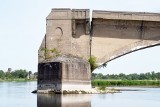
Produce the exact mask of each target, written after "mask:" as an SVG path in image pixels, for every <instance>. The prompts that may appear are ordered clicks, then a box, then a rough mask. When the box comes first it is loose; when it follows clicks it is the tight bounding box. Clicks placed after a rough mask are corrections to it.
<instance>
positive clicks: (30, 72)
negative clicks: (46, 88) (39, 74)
mask: <svg viewBox="0 0 160 107" xmlns="http://www.w3.org/2000/svg"><path fill="white" fill-rule="evenodd" d="M31 74H32V71H29V72H28V75H29V79H30V78H31Z"/></svg>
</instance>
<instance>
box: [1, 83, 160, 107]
mask: <svg viewBox="0 0 160 107" xmlns="http://www.w3.org/2000/svg"><path fill="white" fill-rule="evenodd" d="M36 85H37V83H36V82H0V107H159V106H160V88H138V89H140V90H142V91H123V92H122V93H116V94H83V95H74V94H70V95H60V94H58V95H46V94H38V95H37V94H32V93H31V91H33V90H35V89H36ZM131 89H132V88H131ZM134 89H135V87H134Z"/></svg>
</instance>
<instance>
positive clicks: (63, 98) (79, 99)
mask: <svg viewBox="0 0 160 107" xmlns="http://www.w3.org/2000/svg"><path fill="white" fill-rule="evenodd" d="M37 107H91V95H83V94H82V95H78V94H70V95H61V94H55V95H54V94H38V95H37Z"/></svg>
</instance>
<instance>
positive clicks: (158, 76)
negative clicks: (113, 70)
mask: <svg viewBox="0 0 160 107" xmlns="http://www.w3.org/2000/svg"><path fill="white" fill-rule="evenodd" d="M94 79H108V80H160V72H157V73H155V72H154V71H153V72H147V73H140V74H137V73H133V74H128V75H126V74H123V73H120V74H107V75H103V74H102V73H98V74H96V73H92V80H94Z"/></svg>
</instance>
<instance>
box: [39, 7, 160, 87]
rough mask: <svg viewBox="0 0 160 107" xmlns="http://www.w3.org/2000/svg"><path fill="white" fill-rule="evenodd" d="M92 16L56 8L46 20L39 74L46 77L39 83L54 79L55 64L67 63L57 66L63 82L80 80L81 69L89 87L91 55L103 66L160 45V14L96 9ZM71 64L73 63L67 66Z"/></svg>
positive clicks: (86, 10) (87, 10)
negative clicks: (75, 72) (52, 77)
mask: <svg viewBox="0 0 160 107" xmlns="http://www.w3.org/2000/svg"><path fill="white" fill-rule="evenodd" d="M91 14H92V16H90V10H89V9H72V10H71V9H52V11H51V12H50V14H49V15H48V16H47V18H46V35H45V37H44V39H43V41H42V44H41V46H40V48H39V52H38V53H39V72H41V73H40V74H39V75H41V76H40V78H41V77H42V79H39V80H45V78H51V77H49V73H47V72H48V71H49V70H47V69H50V71H52V70H53V69H52V68H54V67H51V66H53V65H54V64H51V63H53V62H56V63H57V62H64V63H65V64H60V65H59V64H58V63H57V64H58V66H59V68H61V73H60V74H58V73H57V74H56V75H57V76H58V75H59V78H63V79H62V81H68V80H70V79H71V80H74V81H75V80H77V79H76V77H77V76H76V74H74V73H73V72H74V71H77V67H79V68H81V70H80V71H77V73H78V72H79V74H78V75H79V79H78V81H80V80H81V81H83V82H82V83H84V80H86V81H85V82H86V84H90V82H89V81H90V66H89V64H88V63H87V61H88V59H89V58H90V56H91V55H93V56H95V57H96V58H97V63H99V64H103V63H106V62H109V61H111V60H113V59H116V58H118V57H121V56H123V55H126V54H128V53H131V52H134V51H137V50H141V49H145V48H149V47H153V46H157V45H159V44H160V14H159V13H145V12H117V11H99V10H93V11H92V13H91ZM46 63H47V64H48V63H50V64H49V65H46ZM69 63H72V64H71V65H66V64H69ZM83 64H84V66H83ZM46 66H48V67H46ZM56 66H57V65H55V67H56ZM58 70H59V69H58ZM44 71H46V72H44ZM63 71H65V73H63ZM71 71H72V72H71ZM57 72H58V71H57ZM80 72H81V73H80ZM84 72H85V73H86V74H85V73H84ZM50 74H52V73H50ZM44 75H48V77H46V76H44ZM53 75H55V74H52V76H53ZM67 75H69V76H68V77H67ZM85 75H86V76H85ZM50 76H51V75H50ZM70 77H71V78H70ZM81 77H86V78H81ZM66 78H70V79H68V80H67V79H66ZM57 79H58V78H57ZM62 81H59V82H60V83H61V82H62ZM87 81H88V82H87ZM67 83H68V82H67ZM72 83H73V81H72ZM63 86H64V85H63ZM61 87H62V86H61ZM66 87H68V85H67V86H66ZM66 87H65V89H66ZM71 87H72V86H71ZM82 87H83V86H82ZM72 88H73V87H72ZM80 88H81V87H80ZM61 89H62V88H61Z"/></svg>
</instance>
